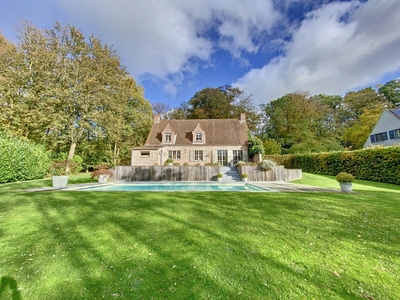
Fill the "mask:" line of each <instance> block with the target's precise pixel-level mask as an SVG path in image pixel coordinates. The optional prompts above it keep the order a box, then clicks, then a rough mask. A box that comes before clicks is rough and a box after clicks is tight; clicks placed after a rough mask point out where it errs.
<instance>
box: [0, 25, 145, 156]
mask: <svg viewBox="0 0 400 300" xmlns="http://www.w3.org/2000/svg"><path fill="white" fill-rule="evenodd" d="M19 34H20V41H21V42H20V44H18V45H17V47H16V48H15V51H8V52H7V54H6V55H5V58H4V59H2V66H4V67H5V68H1V71H0V72H1V73H0V76H2V77H4V78H5V79H4V80H2V81H1V82H0V89H1V90H0V96H2V98H3V99H4V102H5V103H7V105H3V106H2V107H1V111H0V116H1V117H2V119H1V121H2V122H1V126H2V127H3V128H8V129H9V130H13V131H15V132H17V133H18V134H19V135H22V136H26V137H27V138H33V139H38V140H41V141H45V142H46V143H47V144H48V146H49V147H51V148H54V147H56V146H57V145H60V144H65V145H68V148H69V150H68V161H70V160H71V159H72V158H73V156H74V153H75V150H76V147H77V144H78V142H79V140H80V139H81V138H82V136H83V134H84V133H85V132H90V131H96V132H106V131H107V129H108V132H110V140H112V141H113V142H114V148H115V149H118V148H119V146H117V145H116V144H115V143H117V144H118V143H120V142H119V141H120V140H121V135H122V136H123V135H124V134H126V130H125V131H124V130H115V128H114V129H113V130H112V129H110V128H111V124H112V123H119V125H120V126H121V127H123V128H125V129H126V128H129V126H132V127H134V128H136V129H137V128H141V130H142V129H143V126H142V124H148V118H146V117H147V116H149V115H151V110H150V104H149V103H148V101H146V100H145V99H144V97H143V89H142V88H140V87H138V86H137V85H136V83H135V82H134V80H133V79H132V78H131V77H130V76H129V74H128V73H127V71H126V69H125V67H124V66H123V65H122V64H121V61H120V58H119V57H118V55H117V54H116V52H115V50H114V49H113V48H112V47H110V46H108V45H107V44H104V43H103V42H102V41H101V40H100V39H99V38H97V37H94V36H90V37H89V38H88V39H86V38H85V37H84V36H83V34H82V32H81V31H80V30H78V29H77V28H75V27H74V26H71V25H69V24H68V25H66V26H61V24H59V23H56V24H55V25H54V27H53V28H52V29H51V30H46V31H42V30H39V29H37V28H36V27H34V26H33V25H31V24H29V23H25V24H24V26H23V27H22V28H21V29H20V31H19ZM112 114H114V122H112V120H111V119H109V122H108V123H105V122H104V120H105V119H106V117H105V116H110V115H112ZM128 114H132V115H131V116H127V115H128ZM7 116H8V117H7ZM116 120H118V122H116ZM106 128H107V129H106ZM128 131H129V130H128ZM111 132H113V134H111ZM117 133H118V134H119V136H118V134H117ZM136 136H139V135H138V132H137V131H136ZM122 138H123V137H122ZM125 138H126V136H125ZM118 151H119V150H116V151H115V154H116V155H117V154H118Z"/></svg>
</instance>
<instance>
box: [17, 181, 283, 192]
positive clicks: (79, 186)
mask: <svg viewBox="0 0 400 300" xmlns="http://www.w3.org/2000/svg"><path fill="white" fill-rule="evenodd" d="M126 183H135V184H149V183H152V184H156V183H157V184H171V183H176V184H178V183H191V184H198V183H209V184H219V185H245V184H247V185H251V186H254V187H257V188H260V189H263V191H195V192H247V193H248V192H251V193H264V192H279V191H278V190H274V189H271V188H269V187H263V186H260V185H257V184H254V183H252V182H216V181H174V182H171V181H157V182H155V181H111V182H107V183H98V182H90V183H78V184H71V185H68V186H67V187H63V188H55V187H42V188H31V189H25V190H21V191H24V192H48V191H49V192H50V191H80V192H85V190H82V189H85V188H91V187H99V186H107V185H114V184H126ZM86 192H92V191H89V190H88V191H86ZM93 192H95V191H93ZM110 192H114V191H110ZM115 192H117V191H115ZM121 192H193V191H172V190H169V191H121Z"/></svg>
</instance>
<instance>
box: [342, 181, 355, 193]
mask: <svg viewBox="0 0 400 300" xmlns="http://www.w3.org/2000/svg"><path fill="white" fill-rule="evenodd" d="M339 184H340V189H341V191H342V192H344V193H350V192H351V189H352V187H353V183H352V182H339Z"/></svg>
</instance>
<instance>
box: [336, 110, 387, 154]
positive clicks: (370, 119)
mask: <svg viewBox="0 0 400 300" xmlns="http://www.w3.org/2000/svg"><path fill="white" fill-rule="evenodd" d="M381 114H382V108H381V107H379V106H378V107H376V108H374V109H370V110H368V109H366V110H364V113H363V114H362V115H361V116H360V117H359V118H358V119H357V121H356V122H355V123H354V124H353V126H351V127H349V128H347V130H346V131H345V133H344V135H343V139H344V141H346V142H348V143H350V144H351V145H352V146H353V147H354V148H356V149H361V148H362V147H363V146H364V143H365V141H366V140H367V138H368V137H369V135H370V133H371V131H372V129H374V126H375V124H376V122H378V120H379V117H380V116H381Z"/></svg>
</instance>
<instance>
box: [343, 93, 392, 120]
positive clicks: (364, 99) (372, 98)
mask: <svg viewBox="0 0 400 300" xmlns="http://www.w3.org/2000/svg"><path fill="white" fill-rule="evenodd" d="M388 105H389V103H388V102H387V101H386V99H385V98H384V97H382V96H380V95H379V94H378V93H377V92H376V90H374V89H373V88H372V87H367V88H364V89H361V90H359V91H352V92H348V93H346V95H345V96H344V98H343V105H342V107H341V109H342V112H341V114H342V120H343V121H345V122H349V124H353V123H355V122H356V120H357V119H358V118H359V117H360V116H361V115H362V114H363V113H364V111H365V110H366V109H367V110H370V109H374V108H376V107H377V106H379V107H386V106H388Z"/></svg>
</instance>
